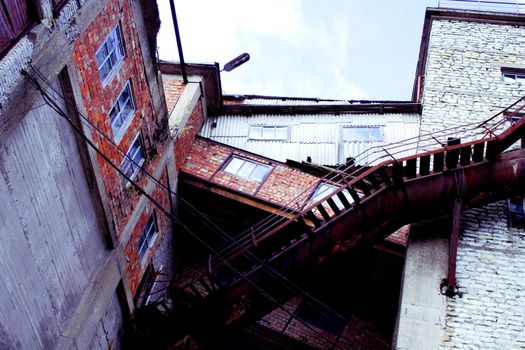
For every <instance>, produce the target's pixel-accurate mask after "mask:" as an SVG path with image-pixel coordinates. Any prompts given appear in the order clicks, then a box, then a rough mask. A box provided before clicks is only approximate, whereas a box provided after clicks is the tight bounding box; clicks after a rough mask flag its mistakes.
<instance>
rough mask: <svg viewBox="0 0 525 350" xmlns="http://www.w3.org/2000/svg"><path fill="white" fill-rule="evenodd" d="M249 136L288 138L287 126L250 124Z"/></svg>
mask: <svg viewBox="0 0 525 350" xmlns="http://www.w3.org/2000/svg"><path fill="white" fill-rule="evenodd" d="M248 137H249V138H250V139H252V140H281V141H286V140H288V127H287V126H250V132H249V134H248Z"/></svg>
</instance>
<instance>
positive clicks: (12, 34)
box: [0, 0, 38, 58]
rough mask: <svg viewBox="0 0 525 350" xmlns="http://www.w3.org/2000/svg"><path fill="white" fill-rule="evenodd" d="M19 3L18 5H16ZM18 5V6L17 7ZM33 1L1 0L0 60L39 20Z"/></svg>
mask: <svg viewBox="0 0 525 350" xmlns="http://www.w3.org/2000/svg"><path fill="white" fill-rule="evenodd" d="M16 1H18V2H17V3H15V2H16ZM17 5H18V6H17ZM35 13H36V9H35V4H34V1H32V0H29V1H28V0H14V1H11V2H8V3H6V2H5V1H4V0H0V58H2V57H4V55H5V54H6V53H7V52H8V51H9V50H10V49H11V48H12V47H13V46H14V44H16V43H17V42H18V40H19V39H20V38H21V37H22V36H23V35H24V34H25V33H26V32H27V30H28V29H29V28H31V26H32V25H33V24H34V23H35V22H36V21H37V20H38V18H37V17H36V16H35Z"/></svg>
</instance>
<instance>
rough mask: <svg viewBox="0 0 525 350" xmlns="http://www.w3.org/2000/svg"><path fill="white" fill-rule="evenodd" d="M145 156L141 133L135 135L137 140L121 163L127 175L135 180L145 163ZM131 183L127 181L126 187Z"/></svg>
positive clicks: (121, 168)
mask: <svg viewBox="0 0 525 350" xmlns="http://www.w3.org/2000/svg"><path fill="white" fill-rule="evenodd" d="M144 161H145V158H144V153H143V150H142V142H141V138H140V133H139V134H138V135H137V137H135V140H134V141H133V143H132V144H131V147H130V148H129V150H128V152H127V153H126V156H125V157H124V160H123V161H122V163H121V164H120V170H122V172H123V173H124V174H126V176H127V177H129V178H130V179H132V180H134V179H135V178H136V177H137V174H138V173H139V170H140V167H141V166H142V164H144ZM130 186H131V183H130V182H128V181H126V188H128V187H130Z"/></svg>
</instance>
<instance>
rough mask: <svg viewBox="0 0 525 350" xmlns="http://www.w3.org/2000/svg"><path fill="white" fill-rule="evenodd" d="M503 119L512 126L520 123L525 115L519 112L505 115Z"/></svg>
mask: <svg viewBox="0 0 525 350" xmlns="http://www.w3.org/2000/svg"><path fill="white" fill-rule="evenodd" d="M503 117H504V118H505V120H506V121H508V122H509V123H510V125H514V124H516V123H517V122H518V121H520V120H521V119H522V118H523V117H525V113H522V112H518V113H504V114H503Z"/></svg>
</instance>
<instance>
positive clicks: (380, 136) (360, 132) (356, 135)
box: [343, 126, 384, 142]
mask: <svg viewBox="0 0 525 350" xmlns="http://www.w3.org/2000/svg"><path fill="white" fill-rule="evenodd" d="M383 140H384V132H383V127H382V126H344V127H343V141H369V142H378V141H383Z"/></svg>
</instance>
